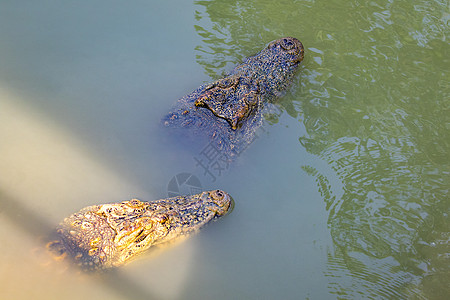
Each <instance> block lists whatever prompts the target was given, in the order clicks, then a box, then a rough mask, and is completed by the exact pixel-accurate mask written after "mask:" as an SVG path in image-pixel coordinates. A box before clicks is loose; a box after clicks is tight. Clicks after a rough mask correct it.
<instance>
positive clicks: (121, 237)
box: [47, 190, 232, 269]
mask: <svg viewBox="0 0 450 300" xmlns="http://www.w3.org/2000/svg"><path fill="white" fill-rule="evenodd" d="M231 209H232V199H231V197H230V196H229V195H228V194H227V193H226V192H223V191H220V190H214V191H209V192H203V193H201V194H197V195H193V196H180V197H174V198H168V199H162V200H158V201H155V202H141V201H139V200H137V199H132V200H130V201H124V202H121V203H113V204H104V205H94V206H89V207H86V208H84V209H82V210H80V211H79V212H77V213H75V214H73V215H71V216H69V217H68V218H66V219H64V221H63V222H62V223H61V224H60V225H59V227H58V228H57V230H56V234H57V238H56V239H55V240H53V241H51V242H49V243H48V244H47V248H48V249H49V250H50V251H51V252H52V253H53V254H54V255H55V256H56V257H58V258H66V257H67V258H71V259H72V260H73V261H74V262H75V263H76V264H77V265H79V266H80V267H82V268H83V269H103V268H108V267H114V266H120V265H122V264H124V263H126V262H127V261H129V260H130V259H132V258H134V257H136V256H138V255H139V254H141V253H142V252H144V251H146V250H148V249H149V248H150V247H151V246H154V245H159V244H163V243H166V242H170V241H173V240H175V239H177V238H179V237H182V236H186V235H187V234H190V233H192V232H195V231H197V230H198V229H200V228H201V227H203V226H204V225H205V224H207V223H208V222H210V221H212V220H214V219H217V218H219V217H221V216H223V215H225V214H227V213H228V212H229V211H231Z"/></svg>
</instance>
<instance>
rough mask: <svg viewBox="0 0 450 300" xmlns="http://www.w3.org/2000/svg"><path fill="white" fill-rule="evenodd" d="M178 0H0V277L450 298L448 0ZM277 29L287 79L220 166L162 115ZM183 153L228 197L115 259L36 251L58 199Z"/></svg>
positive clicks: (117, 287)
mask: <svg viewBox="0 0 450 300" xmlns="http://www.w3.org/2000/svg"><path fill="white" fill-rule="evenodd" d="M185 2H186V1H177V3H173V2H170V3H164V4H154V3H150V2H147V1H140V2H138V3H134V4H127V5H125V4H122V3H120V2H118V1H113V2H111V1H95V2H89V4H79V3H78V2H77V3H69V2H65V3H59V2H56V1H44V2H42V3H40V4H39V5H37V4H32V3H27V4H23V3H22V4H18V3H17V2H14V1H3V2H2V3H0V101H1V102H0V106H1V107H0V124H1V129H0V139H1V141H2V142H1V143H0V154H1V158H0V170H2V173H1V176H0V193H1V194H0V195H1V200H2V203H1V206H0V222H1V227H0V228H1V230H0V240H1V243H2V245H9V247H4V246H2V247H1V248H0V258H2V257H3V260H4V262H5V263H2V264H0V282H1V283H0V287H1V288H0V290H2V291H3V292H2V293H4V296H5V297H6V298H12V299H22V298H23V299H28V298H30V297H31V296H33V297H34V298H37V299H48V298H52V297H56V296H58V297H59V296H62V297H63V298H74V299H75V298H76V299H79V298H80V297H91V296H95V297H100V298H102V297H106V296H107V297H110V298H111V299H113V298H114V299H127V298H131V299H138V298H146V299H153V298H155V299H446V298H447V297H448V295H449V294H450V287H449V284H448V282H450V273H449V270H450V268H449V267H450V263H449V255H450V246H449V239H450V234H449V228H450V226H449V223H450V222H449V216H448V214H449V206H450V201H449V196H448V193H449V187H450V164H449V161H450V149H449V148H450V137H449V131H450V97H449V96H450V95H449V91H450V88H449V79H450V76H449V71H448V70H449V69H450V63H449V58H448V53H450V47H449V43H448V39H449V33H450V30H449V24H448V23H449V20H450V11H449V3H448V1H416V2H414V1H406V0H405V1H395V0H391V1H381V0H376V1H194V2H193V3H185ZM282 36H294V37H297V38H298V39H300V40H301V41H302V42H303V44H304V46H305V59H304V61H303V63H302V65H301V67H300V71H299V74H298V76H297V77H296V79H295V82H294V83H293V86H292V88H291V90H290V91H288V93H287V94H286V96H285V97H284V98H282V99H280V100H279V101H278V102H277V103H276V105H275V106H274V107H271V108H270V110H269V111H270V113H267V115H266V123H265V125H264V126H263V130H262V131H261V132H260V133H259V137H258V139H256V141H255V142H254V143H253V144H252V145H251V147H250V148H249V149H248V150H246V151H245V152H244V153H242V154H241V155H240V156H239V158H238V160H237V161H236V162H234V163H233V165H231V166H229V167H227V168H226V169H224V170H222V171H221V172H218V171H217V170H215V171H214V170H212V171H213V173H212V174H213V175H214V177H212V176H210V175H209V173H206V172H205V170H204V169H202V168H201V167H199V166H198V165H196V162H195V158H199V157H201V150H202V148H204V146H205V144H204V143H203V142H199V144H198V145H197V147H192V146H187V145H179V144H178V145H177V143H176V141H175V142H174V141H171V140H170V137H168V136H167V132H165V131H164V129H162V128H160V127H159V119H160V118H161V117H162V116H163V115H164V114H165V113H167V112H168V111H169V109H170V107H171V106H172V104H173V103H174V102H175V101H176V100H177V99H178V98H180V97H182V96H184V95H185V94H187V93H189V92H191V91H192V90H194V89H195V88H196V87H197V86H199V85H200V84H202V83H203V82H207V81H211V80H213V79H216V78H219V77H220V76H221V75H222V74H224V73H226V71H227V70H230V69H231V68H232V66H234V65H235V64H237V63H239V62H240V61H241V60H242V59H243V58H244V57H246V56H248V55H251V54H254V53H256V52H258V51H259V50H260V49H261V48H262V47H264V46H265V45H266V44H267V43H268V42H270V41H271V40H274V39H277V38H279V37H282ZM182 172H187V173H192V174H194V175H195V176H197V177H198V179H199V180H200V181H201V185H202V187H203V188H205V189H210V188H222V189H224V190H226V191H228V192H229V193H230V194H231V195H232V196H233V197H234V199H235V202H236V206H235V209H234V211H233V213H232V214H231V215H229V216H227V217H226V218H224V219H223V220H220V221H219V222H216V223H215V224H213V225H211V226H208V227H207V228H206V229H205V230H203V231H201V232H200V233H199V234H198V235H196V236H194V237H192V239H190V240H189V241H187V242H186V243H183V244H181V245H179V246H177V247H174V248H173V249H169V250H168V251H167V252H164V253H162V254H160V255H159V256H158V257H156V258H151V259H150V258H149V259H142V260H139V261H136V262H134V263H132V264H130V265H128V266H126V267H124V268H121V269H120V270H119V271H118V272H117V273H114V274H102V275H98V276H91V277H88V278H84V277H82V278H81V279H80V278H79V277H80V275H78V274H76V273H77V272H76V270H69V271H65V272H62V271H61V270H60V269H59V268H60V266H58V265H57V264H56V265H53V264H52V265H51V267H49V266H48V264H46V263H45V264H44V263H43V260H44V259H43V258H42V257H41V256H36V255H34V253H35V252H36V251H35V250H33V249H39V247H42V245H41V244H40V243H39V239H38V238H37V237H36V236H38V235H41V234H42V235H45V233H46V232H47V230H48V228H51V227H52V226H54V225H55V224H56V223H57V222H58V221H59V220H61V219H62V218H64V217H65V216H66V215H68V214H70V213H72V212H74V211H76V210H78V209H80V208H81V207H83V206H87V205H92V204H94V203H103V202H110V201H120V200H122V199H129V198H130V197H138V198H141V199H143V200H152V199H158V198H163V197H166V196H167V185H168V182H169V181H170V179H171V178H172V177H173V176H175V175H176V174H179V173H182ZM34 217H35V218H34ZM24 279H26V280H24ZM44 279H45V280H44ZM17 282H20V283H21V284H20V285H19V284H17Z"/></svg>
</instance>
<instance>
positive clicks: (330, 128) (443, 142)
mask: <svg viewBox="0 0 450 300" xmlns="http://www.w3.org/2000/svg"><path fill="white" fill-rule="evenodd" d="M196 4H197V5H198V6H199V9H198V10H197V12H196V19H197V21H198V24H199V25H197V26H196V30H197V32H198V34H199V35H200V36H201V37H202V41H203V44H201V45H199V46H198V47H197V48H196V50H197V51H198V54H197V61H198V63H199V64H201V65H202V66H203V67H204V70H205V72H206V73H207V74H208V75H209V76H211V77H213V78H217V77H220V76H221V74H223V73H224V71H226V70H227V68H228V69H229V65H230V64H236V63H238V62H239V61H241V59H242V58H243V57H244V56H246V55H248V54H250V53H251V51H255V50H254V49H259V48H260V46H261V45H264V44H265V43H267V42H269V41H270V40H273V39H275V38H279V37H280V36H286V35H292V36H295V37H297V38H299V39H300V40H301V41H302V42H303V43H304V45H305V60H304V62H303V69H302V70H301V71H300V73H301V74H300V75H299V76H298V77H299V81H298V82H297V83H296V84H294V87H293V88H292V91H291V94H290V95H288V96H287V97H285V98H283V99H282V100H281V101H280V102H279V103H278V106H279V108H280V112H279V113H278V114H274V115H273V116H270V119H269V123H276V122H278V119H279V118H282V117H283V114H284V113H287V114H289V115H290V116H291V117H294V118H296V119H298V121H299V122H300V123H301V124H302V126H304V127H305V129H306V132H307V135H305V136H300V137H298V139H299V142H300V145H301V146H302V147H304V148H305V149H306V150H307V151H308V152H309V153H312V154H315V155H316V156H318V157H320V158H321V159H323V160H324V161H326V162H327V163H328V164H329V166H331V167H332V169H333V170H334V171H335V174H337V176H338V179H339V181H341V182H342V185H343V188H342V190H340V189H339V187H335V186H333V185H332V184H331V183H330V182H331V180H330V177H332V176H336V175H333V174H326V173H324V172H321V171H320V170H319V169H318V168H316V167H315V166H313V165H307V166H303V167H302V169H303V171H305V172H307V173H308V174H310V175H311V176H314V177H315V178H316V182H317V184H318V188H319V191H320V193H321V195H322V197H323V200H324V202H325V204H326V209H327V211H328V214H329V217H328V224H329V228H330V230H331V235H332V239H333V243H334V249H333V250H330V251H329V253H328V271H327V272H326V274H325V275H326V276H328V277H329V287H328V288H329V291H330V292H331V293H332V294H335V295H337V296H338V297H343V298H347V297H350V298H353V297H357V296H363V295H364V296H365V297H375V298H376V297H380V296H381V297H387V298H391V297H399V298H410V297H413V298H414V297H415V298H422V297H425V298H430V299H431V298H433V299H434V298H441V297H442V298H444V297H445V295H448V294H449V293H450V290H449V286H448V281H449V280H450V274H449V261H448V255H449V253H450V248H449V239H450V235H449V230H448V229H449V225H450V224H449V220H448V214H449V205H450V203H449V201H448V193H449V182H450V175H449V174H450V165H449V163H448V157H449V153H450V145H449V143H450V137H449V129H450V127H449V124H450V123H449V121H450V120H449V116H450V103H449V86H448V76H449V71H448V70H449V69H450V64H449V60H448V58H447V57H445V53H449V51H450V49H449V45H448V42H446V38H448V34H449V28H448V26H447V25H446V22H447V23H448V14H447V15H446V14H445V11H446V9H447V8H446V5H445V3H444V4H442V3H440V2H438V1H430V2H427V3H423V4H421V5H414V4H412V3H410V2H408V1H389V2H385V1H376V2H371V3H370V4H368V3H366V2H364V1H352V2H348V3H345V4H343V3H342V2H340V3H337V1H332V2H326V4H325V3H315V1H303V2H300V1H294V4H292V3H291V4H282V3H278V2H267V1H256V0H254V1H229V2H227V3H226V4H225V3H223V2H220V1H197V2H196ZM446 20H447V21H446Z"/></svg>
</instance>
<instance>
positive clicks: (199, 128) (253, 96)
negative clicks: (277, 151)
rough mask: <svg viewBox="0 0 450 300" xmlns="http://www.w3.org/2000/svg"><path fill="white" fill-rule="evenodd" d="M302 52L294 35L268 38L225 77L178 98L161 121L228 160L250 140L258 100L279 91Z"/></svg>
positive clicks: (258, 118)
mask: <svg viewBox="0 0 450 300" xmlns="http://www.w3.org/2000/svg"><path fill="white" fill-rule="evenodd" d="M303 56H304V49H303V45H302V43H301V42H300V41H299V40H298V39H296V38H293V37H285V38H281V39H278V40H275V41H272V42H270V43H269V44H268V45H267V47H265V48H264V49H263V50H261V51H260V52H259V53H257V54H256V55H254V56H250V57H248V58H246V59H245V60H244V61H243V62H242V63H241V64H239V65H237V66H236V67H235V68H234V69H232V70H231V72H229V73H228V74H227V75H226V76H225V77H223V78H221V79H219V80H217V81H214V82H212V83H209V84H204V85H201V86H200V87H198V88H197V89H196V90H195V91H193V92H192V93H190V94H188V95H186V96H184V97H183V98H181V99H179V100H178V101H177V102H176V104H175V105H174V107H173V109H172V111H171V112H170V113H168V114H167V115H166V116H165V117H164V118H163V119H162V124H163V125H164V126H166V127H169V128H189V129H191V130H192V132H193V133H195V135H197V134H198V133H200V134H202V135H204V136H206V137H207V138H208V139H209V140H210V141H211V142H212V143H213V146H215V148H216V149H217V151H218V152H220V153H222V154H223V155H224V156H225V158H226V159H227V160H229V161H231V160H233V158H234V157H236V156H237V155H238V154H240V153H241V152H242V150H244V149H245V148H247V146H248V145H249V144H250V143H251V142H252V141H253V140H254V138H255V134H256V131H257V130H258V128H260V127H261V126H262V120H263V108H264V104H266V103H272V102H274V100H275V99H277V98H278V97H280V96H282V95H283V94H284V93H285V91H286V90H287V88H288V87H289V85H290V84H291V82H292V79H293V77H294V75H295V72H296V70H297V69H298V66H299V64H300V62H301V61H302V60H303Z"/></svg>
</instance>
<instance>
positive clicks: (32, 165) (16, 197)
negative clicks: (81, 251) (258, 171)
mask: <svg viewBox="0 0 450 300" xmlns="http://www.w3.org/2000/svg"><path fill="white" fill-rule="evenodd" d="M0 100H1V104H0V118H1V120H2V124H3V126H1V127H0V140H1V141H2V143H1V144H0V153H1V154H2V155H1V156H0V170H7V172H3V174H2V176H0V187H1V195H2V199H0V204H1V206H0V224H1V225H0V228H1V230H0V241H1V243H2V244H3V245H8V247H2V248H1V250H0V256H1V257H2V260H3V263H2V268H1V269H0V282H3V283H5V282H6V285H4V284H0V286H1V290H2V297H6V298H10V299H13V298H14V299H19V298H28V297H29V293H30V290H33V298H34V299H48V298H49V296H50V295H54V296H55V297H56V298H64V299H80V297H83V296H82V295H83V294H85V295H86V297H87V298H91V297H94V295H97V297H99V298H103V297H108V298H109V299H120V298H121V295H120V293H116V294H115V295H113V294H114V291H115V290H114V289H112V288H111V287H109V285H110V284H112V285H116V284H117V283H118V282H115V281H114V280H113V281H112V282H111V281H109V282H108V281H107V282H106V283H103V284H102V283H101V282H105V278H103V277H102V275H101V274H100V275H95V276H90V275H86V274H84V275H83V274H80V273H79V271H78V270H77V269H76V268H74V267H70V268H67V266H66V267H64V266H63V265H60V264H57V263H55V262H52V259H51V258H50V257H48V256H47V255H46V253H45V250H44V245H43V244H42V243H41V242H40V240H41V239H42V238H43V237H44V236H45V235H46V234H48V233H49V232H48V230H50V229H51V228H52V227H53V226H56V224H57V223H58V222H59V221H61V220H62V219H63V218H64V217H66V216H68V215H69V214H71V213H73V212H75V211H77V210H79V209H80V208H82V207H84V206H88V205H93V204H99V203H105V202H115V201H121V200H125V199H127V198H129V197H130V196H131V195H136V194H138V195H145V194H146V191H143V190H140V189H139V187H138V186H136V185H134V184H133V183H132V182H130V181H129V180H128V179H127V178H124V177H123V176H121V175H120V174H118V173H116V172H114V171H112V170H110V169H109V168H108V165H107V164H105V163H103V162H102V160H101V159H100V158H98V157H96V156H95V155H92V154H90V153H89V152H88V151H87V150H86V149H85V147H84V145H83V144H82V143H81V142H80V141H78V140H77V139H75V138H74V137H73V136H72V135H71V134H70V132H66V131H64V130H62V128H61V127H59V126H58V124H56V123H54V122H53V121H52V120H51V119H49V118H48V117H47V116H45V115H44V114H39V113H36V112H35V111H33V110H31V108H30V107H27V106H25V105H24V104H23V99H21V98H20V97H19V96H16V95H14V94H13V93H11V92H9V91H7V90H6V89H3V88H0ZM8 196H9V198H10V199H6V197H8ZM143 200H147V201H148V200H156V199H143ZM8 201H9V204H8ZM14 202H15V204H14ZM5 205H9V206H11V205H13V207H15V209H14V210H11V209H9V207H6V206H5ZM21 207H23V210H21ZM25 210H26V211H27V213H31V214H32V215H36V216H35V217H36V218H35V219H27V218H24V217H22V216H26V213H25ZM11 221H12V223H11ZM20 222H26V223H29V224H21V223H20ZM33 222H39V223H33ZM12 225H16V226H12ZM17 225H18V226H17ZM20 228H22V229H26V228H34V230H33V232H34V234H37V236H32V237H31V239H30V238H26V237H25V236H26V233H28V234H30V232H26V231H25V232H24V231H20V230H19V229H20ZM39 235H42V236H39ZM183 246H184V247H180V248H179V249H173V250H171V251H169V252H168V253H167V254H166V253H165V254H164V255H163V256H161V257H159V261H157V262H153V263H152V262H151V260H150V261H146V260H145V257H144V258H142V259H141V260H138V261H135V262H134V263H131V265H129V266H127V268H124V270H123V273H122V276H125V277H124V278H126V277H127V276H136V274H139V272H136V271H135V270H134V271H129V269H131V270H133V264H135V265H139V264H140V262H143V263H145V264H147V265H148V268H147V275H146V276H150V277H152V279H151V280H148V281H147V282H148V285H146V286H141V288H142V289H143V290H144V291H145V290H147V291H150V292H149V295H151V294H158V295H160V296H161V297H164V298H170V299H174V298H178V297H179V292H180V288H181V287H182V286H183V284H184V281H185V279H186V278H187V276H188V270H189V266H190V257H191V256H192V254H193V251H194V250H195V249H194V248H193V246H192V244H191V245H190V244H189V243H188V244H185V243H183ZM177 252H178V254H176V253H177ZM174 253H175V255H176V257H174V256H173V255H174ZM23 258H25V259H23ZM170 261H172V262H173V263H174V264H176V268H169V269H166V270H165V271H161V269H160V268H159V267H158V266H160V264H166V265H167V264H170V263H169V262H170ZM155 263H156V265H155ZM134 268H135V267H134ZM171 270H172V272H170V271H171ZM173 270H176V272H173ZM164 273H168V274H166V275H167V276H170V278H171V281H170V283H169V282H167V281H165V280H164V279H163V278H164V277H161V276H159V275H161V274H164ZM169 273H171V274H169ZM42 274H45V276H42ZM24 275H26V277H28V278H30V280H29V281H27V283H25V284H24V280H23V279H22V278H21V277H23V276H24ZM105 276H108V275H105ZM13 278H16V280H13ZM37 278H42V280H43V281H41V280H37V281H36V279H37ZM106 278H107V277H106ZM115 280H118V281H121V280H123V278H122V279H121V278H118V279H115ZM28 284H31V285H28ZM50 291H51V292H50ZM116 292H117V290H116ZM130 296H131V297H133V294H130ZM111 297H113V298H111ZM115 297H118V298H115Z"/></svg>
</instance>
